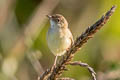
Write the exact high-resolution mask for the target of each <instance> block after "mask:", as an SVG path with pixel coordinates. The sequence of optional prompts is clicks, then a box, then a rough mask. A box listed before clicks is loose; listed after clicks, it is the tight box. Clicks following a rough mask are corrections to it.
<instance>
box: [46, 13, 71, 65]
mask: <svg viewBox="0 0 120 80" xmlns="http://www.w3.org/2000/svg"><path fill="white" fill-rule="evenodd" d="M47 17H48V18H49V19H50V25H51V26H50V28H49V30H48V33H47V42H48V47H49V48H50V50H51V52H52V53H53V54H54V55H55V56H56V58H55V62H54V66H55V65H56V61H57V57H58V56H62V55H63V54H64V53H65V52H66V51H67V49H68V48H69V47H70V46H71V44H72V43H73V36H72V33H71V31H70V30H69V28H68V22H67V20H66V19H65V18H64V17H63V16H62V15H60V14H55V15H47Z"/></svg>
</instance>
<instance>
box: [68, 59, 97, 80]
mask: <svg viewBox="0 0 120 80" xmlns="http://www.w3.org/2000/svg"><path fill="white" fill-rule="evenodd" d="M69 64H70V65H78V66H81V67H85V68H87V69H88V71H89V72H90V74H91V75H92V79H93V80H96V73H95V71H94V70H93V68H92V67H90V66H89V65H88V64H87V63H83V62H79V61H75V62H70V63H69Z"/></svg>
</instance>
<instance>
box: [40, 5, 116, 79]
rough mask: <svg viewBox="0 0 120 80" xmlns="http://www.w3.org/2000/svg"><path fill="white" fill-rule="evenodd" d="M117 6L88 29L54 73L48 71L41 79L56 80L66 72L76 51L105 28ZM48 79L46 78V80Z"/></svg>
mask: <svg viewBox="0 0 120 80" xmlns="http://www.w3.org/2000/svg"><path fill="white" fill-rule="evenodd" d="M115 8H116V6H113V7H112V8H111V9H110V10H109V11H108V12H107V13H106V14H105V15H103V16H102V17H101V18H100V19H99V20H98V21H97V22H96V23H95V24H93V25H92V26H90V27H88V28H87V29H86V31H85V32H84V33H83V34H81V35H80V36H79V37H78V38H77V39H76V41H75V43H74V44H73V45H72V46H71V48H70V49H69V50H68V51H67V52H66V54H65V55H64V56H63V58H62V59H61V60H60V62H59V64H58V65H57V67H56V68H54V69H53V71H51V70H48V71H46V72H45V73H44V74H43V75H42V76H41V77H40V80H56V78H58V77H59V76H60V75H61V74H62V72H63V71H64V70H65V68H66V65H68V64H69V62H70V61H71V60H72V58H73V57H74V54H75V53H76V51H78V50H79V49H80V48H81V47H82V46H83V45H84V44H85V43H86V42H87V41H88V39H90V38H92V37H93V35H94V34H95V33H96V32H97V31H98V30H99V29H100V28H102V27H103V25H104V24H106V22H107V21H108V20H109V18H110V16H111V15H112V14H113V12H114V11H115ZM45 77H46V78H45Z"/></svg>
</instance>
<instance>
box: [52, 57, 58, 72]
mask: <svg viewBox="0 0 120 80" xmlns="http://www.w3.org/2000/svg"><path fill="white" fill-rule="evenodd" d="M57 58H58V56H55V60H54V64H53V66H52V70H53V69H54V68H55V67H56V64H57Z"/></svg>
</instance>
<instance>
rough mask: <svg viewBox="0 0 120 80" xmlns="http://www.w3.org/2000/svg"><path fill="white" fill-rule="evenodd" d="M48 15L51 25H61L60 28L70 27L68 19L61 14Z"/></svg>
mask: <svg viewBox="0 0 120 80" xmlns="http://www.w3.org/2000/svg"><path fill="white" fill-rule="evenodd" d="M47 17H48V18H49V19H50V24H51V27H60V28H67V27H68V22H67V20H66V19H65V18H64V17H63V16H62V15H60V14H54V15H47Z"/></svg>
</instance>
